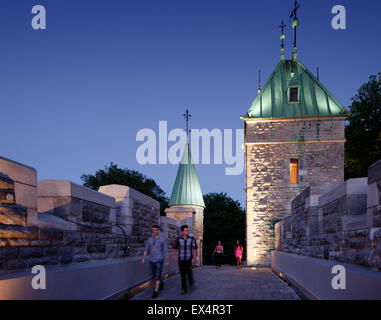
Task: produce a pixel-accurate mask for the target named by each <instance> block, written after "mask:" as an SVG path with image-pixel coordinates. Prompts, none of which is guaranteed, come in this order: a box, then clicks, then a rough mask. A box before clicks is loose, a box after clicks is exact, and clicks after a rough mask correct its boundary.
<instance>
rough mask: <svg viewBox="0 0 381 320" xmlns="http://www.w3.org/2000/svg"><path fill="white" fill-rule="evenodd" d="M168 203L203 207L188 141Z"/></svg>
mask: <svg viewBox="0 0 381 320" xmlns="http://www.w3.org/2000/svg"><path fill="white" fill-rule="evenodd" d="M169 205H170V206H173V205H197V206H201V207H204V208H205V203H204V198H203V196H202V192H201V188H200V183H199V181H198V177H197V173H196V169H195V167H194V164H193V161H192V155H191V152H190V148H189V144H188V143H187V144H186V145H185V149H184V153H183V157H182V159H181V163H180V166H179V170H178V171H177V176H176V181H175V185H174V186H173V190H172V194H171V199H170V201H169Z"/></svg>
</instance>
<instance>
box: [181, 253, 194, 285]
mask: <svg viewBox="0 0 381 320" xmlns="http://www.w3.org/2000/svg"><path fill="white" fill-rule="evenodd" d="M179 269H180V275H181V288H182V290H187V277H188V282H189V285H190V286H193V270H192V260H179Z"/></svg>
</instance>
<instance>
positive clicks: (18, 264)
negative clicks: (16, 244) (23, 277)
mask: <svg viewBox="0 0 381 320" xmlns="http://www.w3.org/2000/svg"><path fill="white" fill-rule="evenodd" d="M27 267H28V264H27V262H26V261H25V260H20V259H12V260H7V266H6V269H7V270H9V271H13V270H20V269H25V268H27Z"/></svg>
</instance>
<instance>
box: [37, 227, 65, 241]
mask: <svg viewBox="0 0 381 320" xmlns="http://www.w3.org/2000/svg"><path fill="white" fill-rule="evenodd" d="M40 240H59V241H61V240H63V232H62V231H56V230H44V229H42V230H40Z"/></svg>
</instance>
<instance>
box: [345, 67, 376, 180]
mask: <svg viewBox="0 0 381 320" xmlns="http://www.w3.org/2000/svg"><path fill="white" fill-rule="evenodd" d="M350 112H351V115H350V117H349V118H348V119H347V120H348V121H349V123H348V125H347V126H346V128H345V137H346V139H347V142H346V144H345V179H350V178H357V177H366V176H367V175H368V167H369V166H370V165H371V164H373V163H374V162H376V161H378V160H380V159H381V73H379V74H378V76H375V75H372V76H371V77H370V78H369V81H368V82H367V83H365V84H363V85H362V86H361V88H360V89H359V90H358V93H357V94H356V96H354V97H353V98H352V105H351V106H350Z"/></svg>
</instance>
